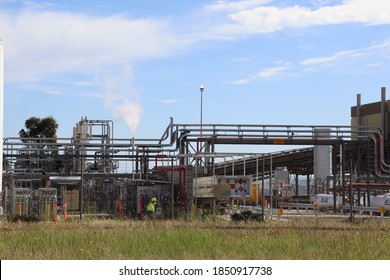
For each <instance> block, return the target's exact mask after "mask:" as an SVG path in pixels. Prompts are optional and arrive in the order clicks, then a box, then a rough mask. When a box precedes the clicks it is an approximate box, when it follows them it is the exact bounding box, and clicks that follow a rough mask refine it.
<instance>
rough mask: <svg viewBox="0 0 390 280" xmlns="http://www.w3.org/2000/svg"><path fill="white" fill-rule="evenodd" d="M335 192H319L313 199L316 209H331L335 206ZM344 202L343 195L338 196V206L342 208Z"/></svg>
mask: <svg viewBox="0 0 390 280" xmlns="http://www.w3.org/2000/svg"><path fill="white" fill-rule="evenodd" d="M333 199H334V198H333V194H317V195H316V196H315V197H314V199H313V206H314V208H315V209H329V208H333ZM342 203H343V200H342V197H341V196H336V208H337V209H339V208H341V205H342Z"/></svg>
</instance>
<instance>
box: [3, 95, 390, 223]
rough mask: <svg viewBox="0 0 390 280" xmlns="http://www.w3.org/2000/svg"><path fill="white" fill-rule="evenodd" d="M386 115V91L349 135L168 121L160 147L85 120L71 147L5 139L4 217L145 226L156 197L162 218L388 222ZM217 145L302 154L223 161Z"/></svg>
mask: <svg viewBox="0 0 390 280" xmlns="http://www.w3.org/2000/svg"><path fill="white" fill-rule="evenodd" d="M389 110H390V101H386V89H385V88H382V100H381V101H380V102H377V103H372V104H363V105H362V104H360V95H358V96H357V105H356V106H353V107H351V125H350V126H332V125H326V126H318V125H312V126H308V125H302V126H298V125H263V124H253V125H248V124H180V123H175V122H174V120H173V119H172V118H171V120H170V122H169V124H168V126H167V128H166V129H165V131H164V132H163V133H162V136H161V137H160V138H156V139H134V138H130V139H116V138H115V135H114V123H113V122H112V121H111V120H89V119H87V118H86V117H85V118H81V120H80V121H79V122H77V123H76V125H75V127H74V128H73V135H72V137H70V138H56V139H44V138H43V139H42V138H39V139H34V138H29V139H20V138H19V137H6V138H4V141H3V151H4V152H3V157H4V163H6V164H3V165H4V168H3V169H4V170H3V176H2V190H1V194H2V195H1V198H2V199H1V206H2V210H3V214H7V215H14V216H34V217H40V218H48V219H52V218H53V217H56V215H57V214H63V213H64V212H66V213H69V214H77V215H80V217H82V216H83V215H88V214H91V215H109V216H119V217H122V218H134V219H142V218H144V217H145V207H146V204H147V203H148V202H149V200H150V199H151V197H156V198H157V201H158V203H157V211H156V215H158V217H160V218H175V217H177V215H179V214H180V213H191V212H193V211H198V210H199V209H203V210H205V209H212V211H213V212H215V211H216V210H221V209H224V210H225V211H230V210H231V211H234V209H235V208H234V206H235V205H250V206H252V207H257V209H262V210H261V211H262V212H263V213H264V209H265V208H267V209H269V208H271V209H272V208H281V207H291V205H294V204H296V205H299V204H312V205H313V206H314V207H312V208H314V209H315V208H316V207H318V208H319V207H324V206H326V207H329V208H330V209H331V211H334V212H338V211H340V209H343V211H348V210H349V211H354V210H355V209H359V210H361V209H363V210H364V209H366V210H370V211H374V212H381V213H382V214H383V213H385V212H388V211H389V210H390V197H388V195H387V194H388V193H389V192H390V183H389V179H390V166H389V165H388V164H387V163H388V162H390V159H389V140H388V139H389V133H390V129H389V124H390V122H389V120H388V118H389V117H388V112H389ZM218 145H229V146H231V147H232V150H234V147H237V146H238V145H280V147H281V150H282V149H283V145H297V149H293V150H291V149H290V150H284V151H280V152H273V153H237V152H231V151H229V152H217V151H218V149H217V147H218ZM302 145H303V146H305V147H304V148H302V147H301V146H302ZM237 150H238V149H237ZM302 181H304V182H305V183H304V185H303V186H302ZM364 207H365V208H364Z"/></svg>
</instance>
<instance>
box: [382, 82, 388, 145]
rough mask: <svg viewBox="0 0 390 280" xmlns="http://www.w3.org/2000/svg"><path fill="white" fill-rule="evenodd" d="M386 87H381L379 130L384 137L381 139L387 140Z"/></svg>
mask: <svg viewBox="0 0 390 280" xmlns="http://www.w3.org/2000/svg"><path fill="white" fill-rule="evenodd" d="M385 116H386V88H385V87H382V88H381V130H382V135H383V137H384V139H383V140H387V135H386V133H385V132H386V117H385Z"/></svg>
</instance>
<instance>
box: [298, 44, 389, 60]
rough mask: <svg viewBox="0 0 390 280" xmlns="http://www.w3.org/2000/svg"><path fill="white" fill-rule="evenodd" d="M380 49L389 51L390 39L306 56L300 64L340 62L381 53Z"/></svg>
mask: <svg viewBox="0 0 390 280" xmlns="http://www.w3.org/2000/svg"><path fill="white" fill-rule="evenodd" d="M381 51H384V52H389V51H390V39H387V40H385V41H383V42H381V43H373V44H371V45H370V46H368V47H364V48H360V49H354V50H346V51H341V52H336V53H334V54H331V55H329V56H320V57H313V58H308V59H305V60H303V61H301V65H304V66H314V65H316V66H319V65H327V66H329V65H331V64H334V63H337V62H340V61H342V60H345V59H349V58H356V57H367V56H372V55H381Z"/></svg>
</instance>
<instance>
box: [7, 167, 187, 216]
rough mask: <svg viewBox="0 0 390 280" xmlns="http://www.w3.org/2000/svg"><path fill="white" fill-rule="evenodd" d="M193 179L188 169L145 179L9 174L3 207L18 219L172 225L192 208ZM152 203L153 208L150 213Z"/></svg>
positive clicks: (172, 170)
mask: <svg viewBox="0 0 390 280" xmlns="http://www.w3.org/2000/svg"><path fill="white" fill-rule="evenodd" d="M191 176H192V175H191V174H190V177H189V176H188V172H187V168H180V169H179V168H176V169H175V168H172V169H171V170H161V171H158V172H155V173H154V174H150V175H148V176H147V178H146V179H137V177H136V176H135V175H133V174H117V173H113V174H99V173H97V174H82V175H78V176H64V175H61V176H48V175H44V174H34V173H8V174H3V193H2V194H3V195H2V203H1V205H2V207H3V213H4V214H6V215H8V216H10V217H14V218H28V219H39V220H41V219H51V220H57V219H67V218H70V217H80V218H83V217H85V216H89V215H90V216H101V217H106V218H123V219H145V218H147V217H148V216H149V217H150V216H153V217H154V218H156V219H170V218H174V217H177V215H179V214H180V213H181V212H187V211H188V210H189V209H190V208H191V190H192V177H191ZM148 177H149V178H148ZM152 198H153V200H155V201H153V207H148V204H149V203H150V202H151V201H152ZM148 210H151V211H149V212H152V213H148ZM148 214H151V215H148Z"/></svg>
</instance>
